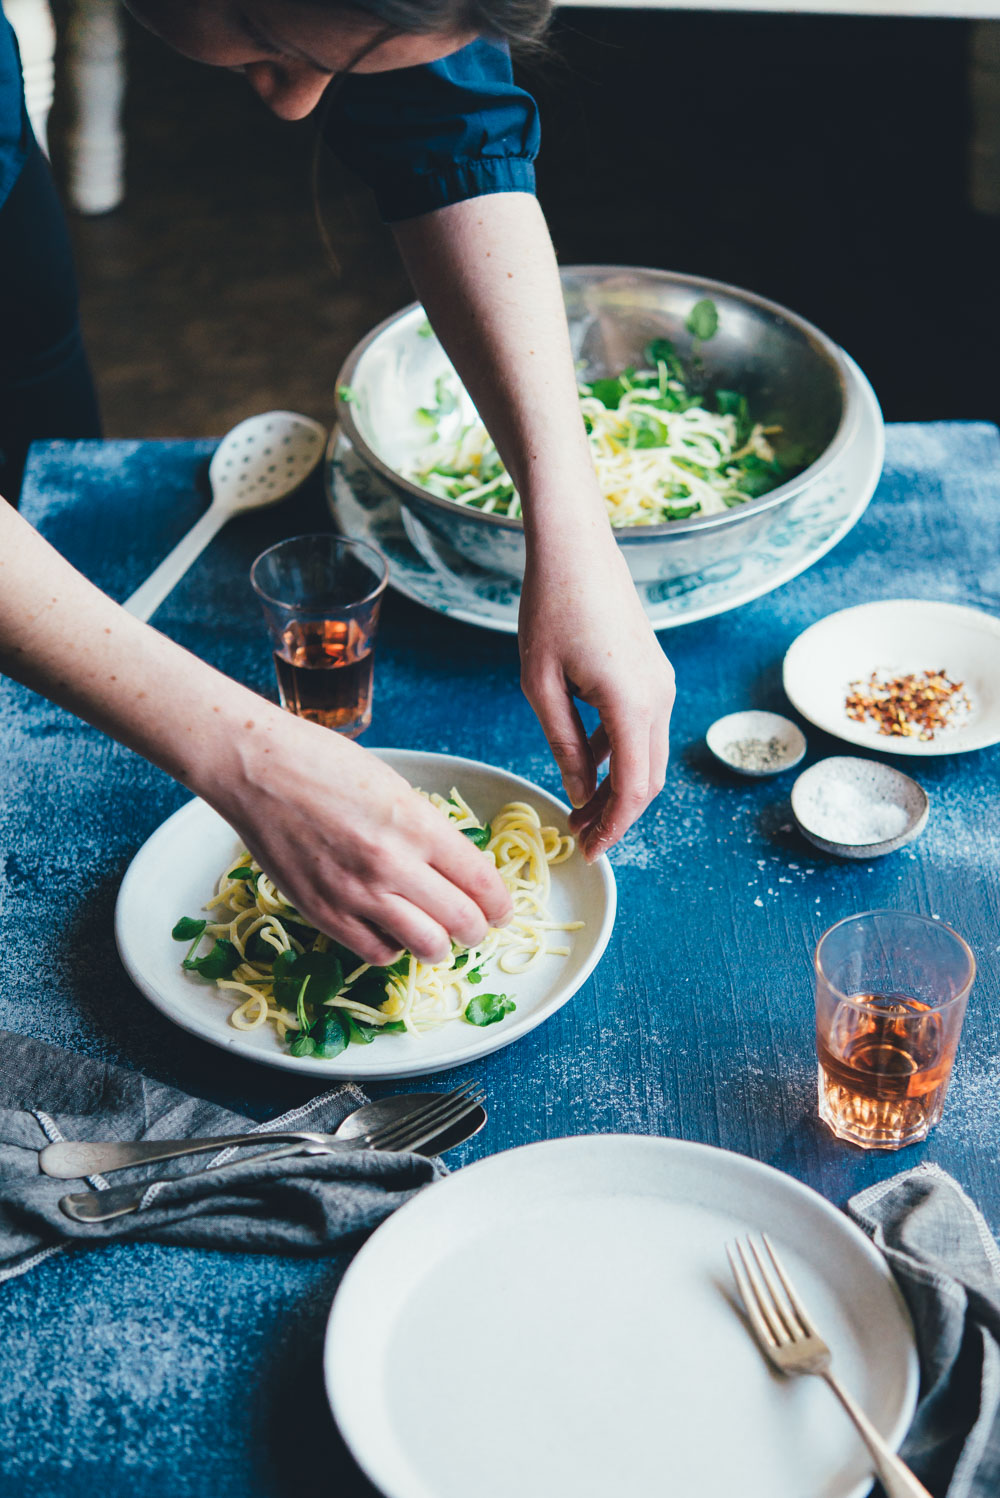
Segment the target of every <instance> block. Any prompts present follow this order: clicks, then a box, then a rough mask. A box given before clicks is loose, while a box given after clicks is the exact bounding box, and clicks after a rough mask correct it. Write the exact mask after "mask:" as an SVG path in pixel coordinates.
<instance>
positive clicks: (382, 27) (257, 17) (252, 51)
mask: <svg viewBox="0 0 1000 1498" xmlns="http://www.w3.org/2000/svg"><path fill="white" fill-rule="evenodd" d="M125 3H126V4H127V6H128V8H129V10H130V11H131V12H132V14H133V15H134V16H135V17H136V19H137V20H138V21H139V22H140V23H141V24H142V25H143V26H145V27H146V28H147V29H148V30H149V31H152V32H153V33H154V34H155V35H156V36H158V37H160V38H161V40H162V41H164V42H166V43H167V44H168V46H171V47H173V48H174V49H175V50H176V51H178V52H181V53H183V55H184V56H185V57H190V58H193V59H194V61H195V62H204V63H208V64H210V65H211V66H214V67H220V68H229V69H231V70H232V71H234V72H239V73H243V74H244V75H245V76H246V79H247V82H248V83H249V84H250V87H251V88H252V89H253V90H254V92H255V93H256V94H257V95H259V97H260V98H261V99H262V100H263V101H264V103H265V104H266V105H267V106H268V108H269V109H271V110H273V111H274V113H275V114H276V115H278V116H280V118H281V119H284V120H299V119H302V118H303V117H304V116H305V115H307V114H309V113H311V111H312V110H313V109H315V107H316V105H317V104H318V103H319V101H320V99H321V98H322V95H323V92H324V90H325V89H326V86H327V84H328V83H329V82H330V79H331V78H332V77H333V76H334V74H335V73H342V72H345V71H348V70H350V71H352V72H357V73H380V72H387V71H389V70H390V69H393V68H411V67H416V66H418V65H419V64H421V63H428V62H436V61H437V60H438V59H439V58H441V57H447V56H448V54H449V53H451V52H457V51H458V49H459V48H460V47H464V46H466V44H467V43H469V42H471V41H473V40H474V39H475V38H476V37H478V36H485V37H492V38H495V39H497V40H500V41H508V42H510V43H511V44H512V45H514V46H518V45H522V44H524V43H527V42H530V41H532V40H534V39H535V38H536V37H537V36H538V35H539V34H540V33H541V31H542V30H543V29H544V27H545V24H546V22H547V20H548V15H549V10H550V8H551V0H357V3H355V4H353V5H344V4H342V3H338V0H125Z"/></svg>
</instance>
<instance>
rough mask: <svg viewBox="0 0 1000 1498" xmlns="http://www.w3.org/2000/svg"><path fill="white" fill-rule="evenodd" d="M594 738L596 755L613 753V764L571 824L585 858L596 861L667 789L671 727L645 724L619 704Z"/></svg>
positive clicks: (655, 720) (657, 721)
mask: <svg viewBox="0 0 1000 1498" xmlns="http://www.w3.org/2000/svg"><path fill="white" fill-rule="evenodd" d="M590 742H591V746H592V749H593V750H594V753H595V758H596V756H597V754H601V753H607V754H608V755H609V756H610V760H611V768H610V770H609V772H608V774H607V775H606V776H605V778H604V780H602V781H601V783H600V785H599V786H598V788H597V790H596V792H595V794H594V795H593V796H592V797H591V799H590V800H589V801H588V803H587V805H586V806H583V807H581V808H580V809H579V810H578V811H575V812H574V813H573V815H572V816H571V818H570V828H571V830H572V831H573V832H574V833H576V835H577V837H578V838H579V840H580V846H581V848H582V850H583V852H584V854H585V856H586V857H587V858H588V859H594V858H597V857H599V856H600V854H601V853H603V852H606V851H607V849H608V848H610V847H611V846H612V844H613V843H615V842H617V841H618V839H619V838H620V837H621V836H622V834H623V833H624V832H626V831H627V830H628V828H629V827H630V826H631V825H632V823H633V822H634V821H635V820H636V819H637V818H638V817H639V816H641V815H642V813H643V812H644V811H645V809H646V807H647V806H648V805H649V803H650V802H651V801H653V800H655V798H656V797H657V796H658V795H659V793H660V791H661V790H662V789H663V785H664V781H665V779H666V771H667V761H668V758H669V754H670V733H669V725H664V723H663V721H662V719H661V718H658V717H654V718H653V720H652V721H651V722H649V723H647V722H644V721H642V719H641V718H638V719H637V718H635V717H633V716H630V715H629V713H628V712H627V710H626V709H624V708H623V707H622V706H620V705H619V706H618V707H617V708H616V709H615V710H609V711H608V712H607V713H606V714H605V721H604V722H602V723H601V725H600V727H599V728H597V729H595V731H594V733H593V734H592V735H591V739H590ZM605 746H606V748H605Z"/></svg>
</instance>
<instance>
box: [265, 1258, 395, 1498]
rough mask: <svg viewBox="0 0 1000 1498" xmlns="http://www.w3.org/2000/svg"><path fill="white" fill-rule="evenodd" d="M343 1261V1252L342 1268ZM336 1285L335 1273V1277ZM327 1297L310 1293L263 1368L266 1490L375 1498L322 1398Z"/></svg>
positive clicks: (317, 1497) (310, 1497)
mask: <svg viewBox="0 0 1000 1498" xmlns="http://www.w3.org/2000/svg"><path fill="white" fill-rule="evenodd" d="M346 1264H347V1260H346V1257H345V1260H344V1267H345V1268H346ZM338 1284H339V1276H338ZM327 1306H328V1299H327V1297H326V1296H324V1297H323V1299H322V1302H321V1303H318V1302H317V1300H316V1298H315V1297H310V1298H309V1299H308V1300H307V1301H306V1302H304V1303H303V1305H302V1306H301V1307H300V1310H301V1317H300V1318H299V1319H297V1321H296V1324H295V1325H293V1327H292V1329H291V1334H290V1335H289V1334H288V1333H287V1332H286V1333H285V1334H284V1338H283V1342H282V1344H281V1346H280V1348H279V1349H278V1350H277V1355H276V1356H275V1358H274V1360H273V1362H272V1363H271V1366H270V1369H269V1372H270V1375H271V1377H270V1378H269V1380H268V1389H267V1395H266V1406H265V1409H266V1414H265V1415H264V1422H263V1427H262V1429H261V1448H262V1450H263V1451H264V1452H265V1453H266V1455H265V1456H264V1458H263V1459H264V1461H265V1462H267V1463H268V1464H269V1466H270V1468H271V1484H272V1486H271V1487H270V1489H269V1490H270V1491H273V1492H274V1494H275V1495H276V1498H277V1495H280V1498H286V1495H287V1498H329V1495H330V1494H331V1493H336V1495H337V1498H380V1495H379V1493H378V1491H377V1489H375V1488H373V1487H372V1485H371V1483H370V1482H369V1481H368V1479H367V1478H366V1477H365V1475H364V1473H363V1472H362V1471H361V1469H360V1468H359V1467H358V1465H357V1463H356V1462H355V1460H354V1458H353V1457H352V1456H351V1454H350V1452H349V1451H348V1449H347V1447H346V1446H345V1445H344V1442H343V1439H342V1437H341V1435H340V1432H339V1430H338V1429H337V1426H336V1423H335V1422H334V1419H333V1416H332V1415H331V1413H330V1406H329V1404H328V1403H327V1398H326V1390H325V1386H324V1382H323V1339H324V1335H325V1331H326V1316H327Z"/></svg>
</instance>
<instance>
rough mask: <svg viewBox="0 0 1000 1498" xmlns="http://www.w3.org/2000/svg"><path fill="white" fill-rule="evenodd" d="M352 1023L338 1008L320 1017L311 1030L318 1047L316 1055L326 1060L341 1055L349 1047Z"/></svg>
mask: <svg viewBox="0 0 1000 1498" xmlns="http://www.w3.org/2000/svg"><path fill="white" fill-rule="evenodd" d="M350 1024H351V1022H350V1020H349V1019H348V1017H347V1015H346V1014H341V1013H339V1012H338V1011H336V1010H334V1011H333V1012H332V1013H331V1012H329V1011H328V1012H327V1013H326V1014H324V1015H323V1016H322V1017H321V1018H320V1019H318V1020H317V1021H316V1023H315V1024H314V1025H313V1027H312V1029H311V1030H310V1031H309V1034H310V1037H311V1038H312V1041H313V1044H314V1045H315V1047H316V1055H317V1056H320V1057H321V1058H322V1059H323V1060H324V1061H332V1060H333V1058H334V1056H339V1055H340V1053H341V1051H343V1050H345V1049H346V1048H347V1043H348V1040H349V1039H350V1035H351V1031H350Z"/></svg>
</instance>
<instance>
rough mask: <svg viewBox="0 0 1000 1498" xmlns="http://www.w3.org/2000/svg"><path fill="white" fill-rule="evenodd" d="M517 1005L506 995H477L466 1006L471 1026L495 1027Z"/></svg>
mask: <svg viewBox="0 0 1000 1498" xmlns="http://www.w3.org/2000/svg"><path fill="white" fill-rule="evenodd" d="M516 1008H517V1005H516V1004H515V1003H514V1000H513V999H508V997H507V995H506V994H505V993H477V994H476V996H475V997H474V998H471V999H470V1000H469V1002H468V1003H467V1004H466V1006H465V1017H466V1019H467V1020H468V1021H469V1023H470V1025H495V1024H496V1023H497V1021H498V1020H502V1019H503V1018H504V1016H505V1015H507V1014H510V1012H511V1011H512V1010H513V1009H516Z"/></svg>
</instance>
